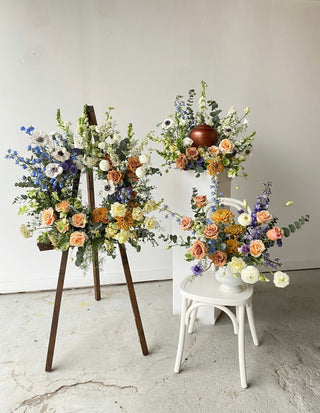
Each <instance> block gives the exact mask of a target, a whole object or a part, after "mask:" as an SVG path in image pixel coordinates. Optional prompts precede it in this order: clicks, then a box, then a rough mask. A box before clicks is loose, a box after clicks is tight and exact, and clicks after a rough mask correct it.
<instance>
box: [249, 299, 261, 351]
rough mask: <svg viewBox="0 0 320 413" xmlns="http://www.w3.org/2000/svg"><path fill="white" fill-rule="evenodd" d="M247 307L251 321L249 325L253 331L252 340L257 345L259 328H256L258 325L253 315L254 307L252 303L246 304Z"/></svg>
mask: <svg viewBox="0 0 320 413" xmlns="http://www.w3.org/2000/svg"><path fill="white" fill-rule="evenodd" d="M246 309H247V317H248V321H249V327H250V331H251V335H252V340H253V343H254V345H255V346H258V345H259V340H258V336H257V330H256V325H255V322H254V315H253V309H252V303H250V304H248V305H247V306H246Z"/></svg>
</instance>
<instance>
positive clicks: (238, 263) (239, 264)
mask: <svg viewBox="0 0 320 413" xmlns="http://www.w3.org/2000/svg"><path fill="white" fill-rule="evenodd" d="M246 266H247V264H246V263H245V262H244V261H243V259H242V258H237V257H232V260H231V262H228V267H229V268H230V270H231V271H232V272H233V273H234V274H236V273H240V272H241V271H242V270H243V269H244V268H246Z"/></svg>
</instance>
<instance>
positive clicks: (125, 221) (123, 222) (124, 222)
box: [116, 211, 133, 229]
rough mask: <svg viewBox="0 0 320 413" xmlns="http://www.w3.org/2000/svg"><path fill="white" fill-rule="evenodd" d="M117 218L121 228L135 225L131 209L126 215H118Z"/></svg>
mask: <svg viewBox="0 0 320 413" xmlns="http://www.w3.org/2000/svg"><path fill="white" fill-rule="evenodd" d="M116 220H117V225H118V227H119V228H120V229H129V228H131V227H133V218H132V214H131V212H130V211H127V212H126V215H125V216H124V217H116Z"/></svg>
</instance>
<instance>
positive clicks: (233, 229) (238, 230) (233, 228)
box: [224, 224, 246, 235]
mask: <svg viewBox="0 0 320 413" xmlns="http://www.w3.org/2000/svg"><path fill="white" fill-rule="evenodd" d="M245 231H246V229H245V227H243V226H242V225H239V224H234V225H229V226H228V227H226V228H225V229H224V232H225V233H227V234H230V235H240V234H243V233H244V232H245Z"/></svg>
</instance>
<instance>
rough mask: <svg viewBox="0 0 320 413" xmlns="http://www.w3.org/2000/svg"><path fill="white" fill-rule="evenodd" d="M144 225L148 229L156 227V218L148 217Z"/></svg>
mask: <svg viewBox="0 0 320 413" xmlns="http://www.w3.org/2000/svg"><path fill="white" fill-rule="evenodd" d="M144 226H145V227H146V229H154V228H155V226H156V220H155V219H153V218H146V219H145V220H144Z"/></svg>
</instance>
